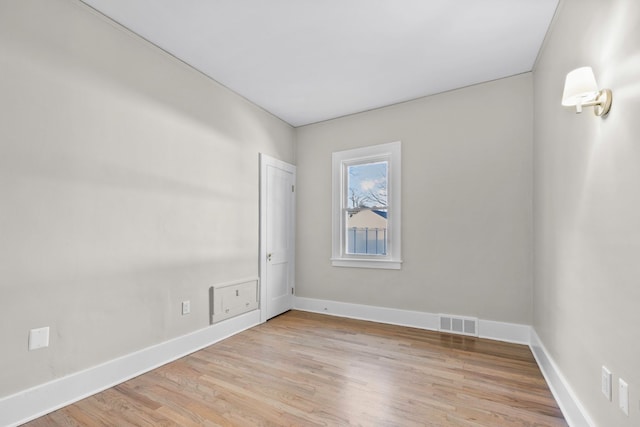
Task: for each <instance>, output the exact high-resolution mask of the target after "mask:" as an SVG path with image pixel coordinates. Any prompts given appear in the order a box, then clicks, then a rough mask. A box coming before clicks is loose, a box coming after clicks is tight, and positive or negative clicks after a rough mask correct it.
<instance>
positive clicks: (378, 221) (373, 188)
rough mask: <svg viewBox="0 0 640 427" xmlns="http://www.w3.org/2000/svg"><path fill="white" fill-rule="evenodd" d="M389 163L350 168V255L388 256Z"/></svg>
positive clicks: (348, 219)
mask: <svg viewBox="0 0 640 427" xmlns="http://www.w3.org/2000/svg"><path fill="white" fill-rule="evenodd" d="M388 167H389V162H388V161H375V162H370V163H361V164H355V165H350V166H347V190H348V191H347V195H346V197H347V203H346V206H347V209H346V215H347V218H346V224H347V229H346V233H347V236H346V237H347V238H346V245H347V248H346V249H347V253H348V254H367V255H386V253H387V209H388V202H387V176H388Z"/></svg>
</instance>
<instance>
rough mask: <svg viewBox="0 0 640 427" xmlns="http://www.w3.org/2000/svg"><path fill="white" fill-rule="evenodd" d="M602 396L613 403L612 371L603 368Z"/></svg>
mask: <svg viewBox="0 0 640 427" xmlns="http://www.w3.org/2000/svg"><path fill="white" fill-rule="evenodd" d="M602 394H604V396H605V397H606V398H607V400H608V401H609V402H611V371H609V370H608V369H607V368H606V367H605V366H603V367H602Z"/></svg>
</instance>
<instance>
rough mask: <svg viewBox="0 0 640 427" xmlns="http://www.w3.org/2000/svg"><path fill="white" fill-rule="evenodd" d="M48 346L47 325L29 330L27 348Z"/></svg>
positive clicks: (35, 348) (34, 348) (33, 348)
mask: <svg viewBox="0 0 640 427" xmlns="http://www.w3.org/2000/svg"><path fill="white" fill-rule="evenodd" d="M42 347H49V327H48V326H46V327H44V328H37V329H31V330H30V331H29V350H37V349H39V348H42Z"/></svg>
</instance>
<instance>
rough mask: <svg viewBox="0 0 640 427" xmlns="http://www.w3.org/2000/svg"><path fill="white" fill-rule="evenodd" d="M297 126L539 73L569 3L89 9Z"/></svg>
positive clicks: (310, 1)
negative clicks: (537, 65)
mask: <svg viewBox="0 0 640 427" xmlns="http://www.w3.org/2000/svg"><path fill="white" fill-rule="evenodd" d="M83 1H84V2H85V3H87V4H89V5H90V6H92V7H94V8H95V9H97V10H99V11H100V12H102V13H104V14H105V15H107V16H109V17H110V18H112V19H113V20H115V21H116V22H118V23H120V24H122V25H123V26H125V27H127V28H129V29H130V30H132V31H133V32H135V33H137V34H139V35H140V36H142V37H144V38H145V39H147V40H149V41H151V42H152V43H154V44H156V45H157V46H159V47H161V48H162V49H164V50H166V51H167V52H169V53H171V54H172V55H174V56H176V57H178V58H180V59H181V60H183V61H184V62H186V63H188V64H190V65H191V66H193V67H194V68H196V69H198V70H200V71H201V72H203V73H204V74H206V75H208V76H210V77H211V78H212V79H214V80H216V81H218V82H220V83H222V84H223V85H225V86H227V87H229V88H230V89H232V90H233V91H235V92H237V93H239V94H240V95H242V96H244V97H245V98H247V99H249V100H250V101H252V102H254V103H256V104H258V105H259V106H261V107H262V108H264V109H265V110H267V111H269V112H271V113H272V114H274V115H276V116H278V117H280V118H281V119H283V120H284V121H286V122H288V123H290V124H291V125H293V126H301V125H305V124H308V123H314V122H319V121H322V120H327V119H331V118H335V117H340V116H344V115H347V114H352V113H356V112H360V111H365V110H370V109H373V108H378V107H382V106H385V105H390V104H394V103H398V102H402V101H407V100H410V99H415V98H418V97H421V96H425V95H431V94H434V93H439V92H443V91H447V90H451V89H455V88H460V87H464V86H468V85H472V84H476V83H481V82H485V81H490V80H495V79H499V78H502V77H507V76H511V75H515V74H519V73H523V72H527V71H531V69H532V67H533V64H534V61H535V59H536V56H537V54H538V51H539V50H540V46H541V44H542V41H543V39H544V36H545V34H546V31H547V28H548V27H549V24H550V22H551V19H552V17H553V14H554V12H555V8H556V6H557V3H558V0H83Z"/></svg>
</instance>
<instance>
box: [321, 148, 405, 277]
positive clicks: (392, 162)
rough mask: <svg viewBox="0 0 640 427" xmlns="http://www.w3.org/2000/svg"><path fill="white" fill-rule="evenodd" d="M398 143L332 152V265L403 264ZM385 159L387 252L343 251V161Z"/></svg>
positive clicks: (344, 183) (393, 265)
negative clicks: (387, 208) (355, 252)
mask: <svg viewBox="0 0 640 427" xmlns="http://www.w3.org/2000/svg"><path fill="white" fill-rule="evenodd" d="M401 157H402V156H401V144H400V141H396V142H390V143H387V144H379V145H372V146H368V147H362V148H354V149H351V150H344V151H336V152H334V153H333V155H332V175H333V180H332V197H333V204H332V219H333V221H332V256H331V265H333V266H334V267H358V268H384V269H392V270H399V269H400V267H401V266H402V256H401V230H402V227H401V222H400V220H401V217H402V214H401V208H400V203H401V197H400V195H401V176H402V175H401V169H402V165H401ZM376 159H386V160H388V161H389V166H388V167H389V170H388V184H387V185H388V186H387V193H388V201H389V210H388V211H387V224H388V233H389V234H388V238H389V240H388V246H387V255H386V256H381V255H363V254H358V255H350V254H346V253H345V250H344V248H345V244H344V239H345V233H343V230H344V221H345V218H344V215H342V210H343V205H342V203H343V201H345V200H346V195H345V191H346V177H345V176H344V175H345V173H344V170H345V165H347V164H353V163H358V162H362V161H367V160H369V161H374V160H376Z"/></svg>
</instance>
